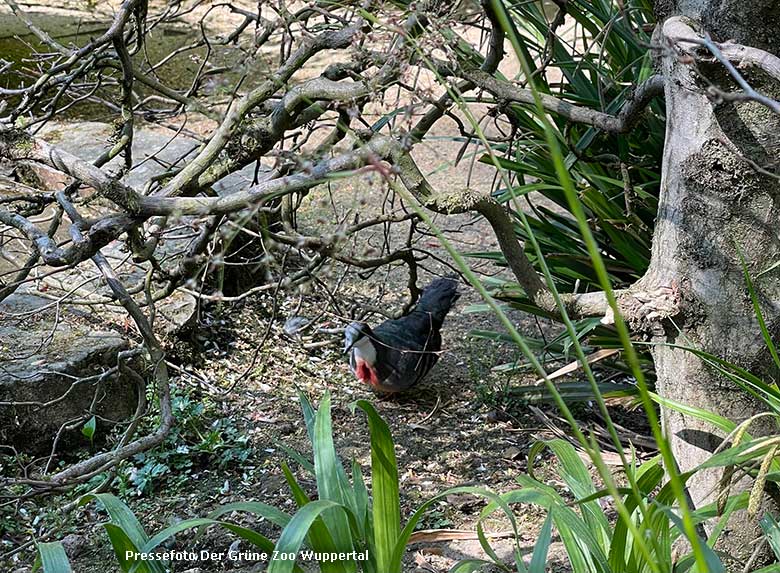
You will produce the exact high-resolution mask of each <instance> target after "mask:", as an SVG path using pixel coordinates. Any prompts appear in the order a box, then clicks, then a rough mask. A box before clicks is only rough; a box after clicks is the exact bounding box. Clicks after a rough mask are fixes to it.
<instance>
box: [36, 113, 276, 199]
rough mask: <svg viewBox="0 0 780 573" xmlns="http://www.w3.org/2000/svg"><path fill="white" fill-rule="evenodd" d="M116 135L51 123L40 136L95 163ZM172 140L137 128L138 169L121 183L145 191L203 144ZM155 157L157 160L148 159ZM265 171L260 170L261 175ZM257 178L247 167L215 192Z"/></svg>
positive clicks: (112, 167) (119, 163)
mask: <svg viewBox="0 0 780 573" xmlns="http://www.w3.org/2000/svg"><path fill="white" fill-rule="evenodd" d="M113 131H114V128H113V126H112V125H111V124H108V123H102V122H98V121H84V122H79V123H66V122H58V121H50V122H49V123H47V124H46V125H45V126H43V127H42V128H41V130H40V132H39V134H38V135H39V136H40V137H42V138H43V139H45V140H46V141H48V142H49V143H51V144H52V145H54V146H56V147H58V148H60V149H62V150H64V151H67V152H68V153H72V154H73V155H75V156H76V157H79V158H81V159H84V160H85V161H92V160H94V159H95V158H96V157H98V156H99V155H100V154H101V153H103V152H104V151H105V150H106V149H108V147H109V143H108V141H109V140H110V139H111V138H112V136H113ZM173 136H174V132H173V131H170V130H166V129H163V128H160V127H157V126H148V127H147V126H143V125H141V126H137V127H136V129H135V131H134V133H133V162H134V163H135V164H136V165H135V166H134V168H133V169H132V170H131V171H130V173H127V174H126V175H124V176H123V177H122V181H123V182H124V183H126V184H127V185H130V186H131V187H134V188H135V189H137V190H139V191H143V190H144V187H145V186H146V184H147V182H149V181H150V180H151V179H152V177H154V176H156V175H160V174H161V173H163V172H164V171H165V167H164V165H168V164H170V165H181V164H183V163H185V162H186V161H187V160H189V159H192V158H193V157H195V155H196V153H197V151H198V149H199V148H200V142H198V141H197V140H195V139H192V138H191V137H186V136H184V135H182V134H179V135H177V136H176V137H173ZM152 156H154V157H153V158H152V159H149V158H150V157H152ZM146 159H149V160H148V161H146ZM123 164H124V159H123V158H122V157H115V158H114V159H112V160H111V161H110V162H109V163H107V164H106V165H105V166H103V170H104V171H106V172H108V173H111V174H118V173H120V171H121V169H122V167H123ZM265 171H266V170H264V169H261V170H260V174H261V175H262V173H263V172H265ZM254 176H255V165H254V164H251V165H248V166H246V167H244V169H242V170H241V171H238V172H236V173H231V174H230V175H228V176H227V177H225V178H223V179H221V180H220V181H218V182H217V183H215V184H214V191H216V192H217V193H218V194H219V195H221V196H223V197H224V196H226V195H230V194H231V193H235V192H236V191H238V190H240V189H243V188H245V187H246V186H248V185H251V184H252V181H253V180H254Z"/></svg>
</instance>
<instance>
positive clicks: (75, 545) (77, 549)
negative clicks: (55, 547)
mask: <svg viewBox="0 0 780 573" xmlns="http://www.w3.org/2000/svg"><path fill="white" fill-rule="evenodd" d="M88 544H89V540H87V538H86V537H85V536H83V535H76V534H75V533H71V534H69V535H66V536H65V537H63V538H62V547H63V548H64V549H65V554H66V555H67V556H68V557H70V558H71V559H73V558H75V557H78V556H79V555H80V554H81V553H83V552H84V549H86V547H87V545H88Z"/></svg>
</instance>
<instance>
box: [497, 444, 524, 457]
mask: <svg viewBox="0 0 780 573" xmlns="http://www.w3.org/2000/svg"><path fill="white" fill-rule="evenodd" d="M522 453H523V452H521V451H520V449H519V448H516V447H514V446H509V447H508V448H507V449H505V450H504V451H503V453H502V454H501V457H502V458H504V459H505V460H516V459H517V458H519V457H520V456H521V455H522Z"/></svg>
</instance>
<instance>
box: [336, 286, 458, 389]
mask: <svg viewBox="0 0 780 573" xmlns="http://www.w3.org/2000/svg"><path fill="white" fill-rule="evenodd" d="M459 296H460V295H459V294H458V284H457V282H455V280H453V279H451V278H442V279H436V280H434V281H433V282H432V283H431V284H430V285H428V286H427V287H426V288H425V290H424V291H423V292H422V295H421V296H420V300H419V301H418V302H417V305H416V306H415V307H414V308H413V309H412V310H411V311H410V312H409V313H407V314H406V315H404V316H402V317H401V318H396V319H391V320H386V321H385V322H383V323H382V324H380V325H379V326H377V327H376V328H374V329H372V328H371V327H370V326H368V325H367V324H365V323H363V322H353V323H352V324H350V325H349V326H347V328H346V329H345V331H344V338H345V345H344V352H345V353H347V352H348V353H349V365H350V367H351V368H352V372H353V373H354V374H355V376H357V378H358V379H359V380H361V381H363V382H365V383H366V384H369V385H370V386H371V388H372V389H373V390H375V391H378V392H401V391H403V390H406V389H408V388H410V387H411V386H413V385H414V384H416V383H417V382H419V381H420V380H422V378H423V377H425V375H426V374H428V371H429V370H430V369H431V368H432V367H433V365H434V364H436V361H437V360H438V359H439V351H440V350H441V327H442V324H443V323H444V317H445V316H447V313H448V312H449V310H450V308H452V305H453V304H454V303H455V301H456V300H458V297H459Z"/></svg>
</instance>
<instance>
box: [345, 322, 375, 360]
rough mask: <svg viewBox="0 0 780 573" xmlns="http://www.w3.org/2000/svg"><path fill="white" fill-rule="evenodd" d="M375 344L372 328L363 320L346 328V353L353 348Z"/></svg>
mask: <svg viewBox="0 0 780 573" xmlns="http://www.w3.org/2000/svg"><path fill="white" fill-rule="evenodd" d="M367 345H370V346H373V343H372V342H371V328H370V327H369V326H368V325H367V324H365V323H363V322H353V323H351V324H350V325H348V326H347V328H345V329H344V354H346V353H347V352H349V351H350V350H352V349H353V348H358V349H359V348H365V347H366V346H367Z"/></svg>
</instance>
